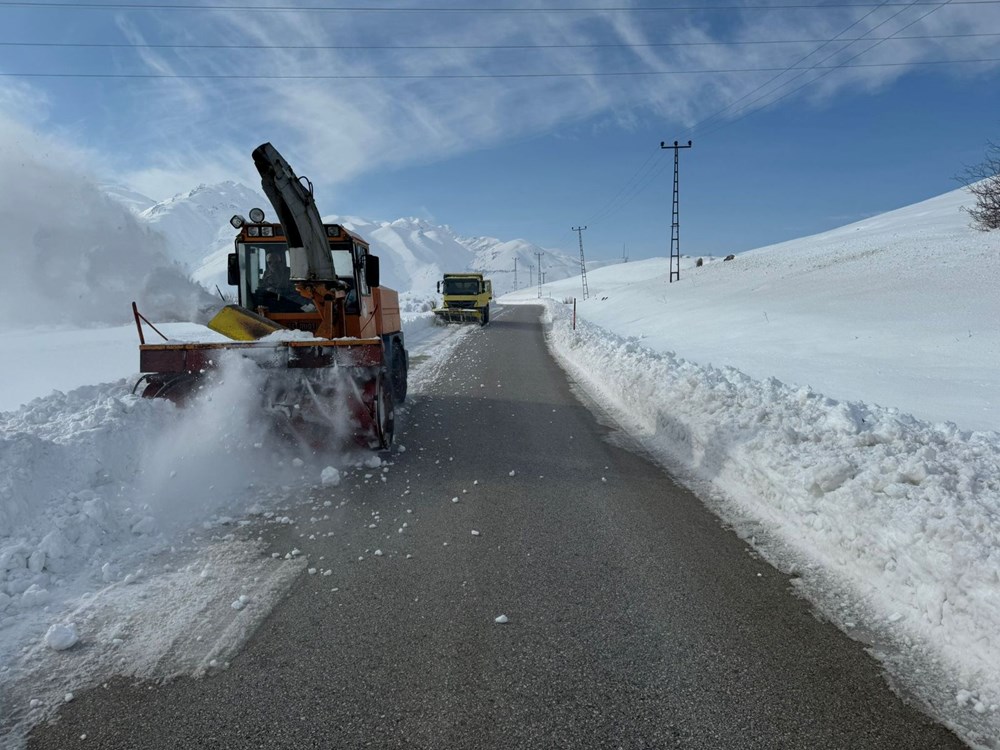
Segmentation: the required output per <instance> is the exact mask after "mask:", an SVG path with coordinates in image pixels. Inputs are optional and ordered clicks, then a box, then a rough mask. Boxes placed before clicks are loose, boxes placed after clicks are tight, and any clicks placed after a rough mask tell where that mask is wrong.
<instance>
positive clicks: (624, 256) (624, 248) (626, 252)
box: [622, 242, 628, 263]
mask: <svg viewBox="0 0 1000 750" xmlns="http://www.w3.org/2000/svg"><path fill="white" fill-rule="evenodd" d="M622 258H623V259H624V260H625V262H626V263H628V248H627V247H626V246H625V243H624V242H623V243H622Z"/></svg>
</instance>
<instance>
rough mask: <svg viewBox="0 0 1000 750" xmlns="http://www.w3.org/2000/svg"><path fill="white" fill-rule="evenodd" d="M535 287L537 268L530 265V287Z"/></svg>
mask: <svg viewBox="0 0 1000 750" xmlns="http://www.w3.org/2000/svg"><path fill="white" fill-rule="evenodd" d="M534 285H535V267H534V266H533V265H531V264H530V263H529V264H528V286H534Z"/></svg>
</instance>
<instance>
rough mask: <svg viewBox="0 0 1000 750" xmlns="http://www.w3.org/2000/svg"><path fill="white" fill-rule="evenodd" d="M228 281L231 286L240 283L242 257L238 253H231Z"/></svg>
mask: <svg viewBox="0 0 1000 750" xmlns="http://www.w3.org/2000/svg"><path fill="white" fill-rule="evenodd" d="M228 261H229V263H228V266H227V268H226V270H227V272H228V273H227V278H226V281H227V282H228V283H229V286H238V285H239V283H240V259H239V256H237V255H236V253H229V258H228Z"/></svg>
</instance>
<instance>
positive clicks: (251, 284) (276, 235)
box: [228, 209, 378, 315]
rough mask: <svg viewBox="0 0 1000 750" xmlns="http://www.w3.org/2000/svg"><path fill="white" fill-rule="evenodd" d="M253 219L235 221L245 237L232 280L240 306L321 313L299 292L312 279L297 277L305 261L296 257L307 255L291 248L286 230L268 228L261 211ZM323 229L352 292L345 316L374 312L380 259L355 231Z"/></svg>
mask: <svg viewBox="0 0 1000 750" xmlns="http://www.w3.org/2000/svg"><path fill="white" fill-rule="evenodd" d="M250 217H251V219H252V220H254V221H253V222H252V223H250V222H247V221H246V220H245V219H243V217H241V216H234V217H233V218H232V219H231V220H230V223H231V224H232V225H233V227H234V228H236V229H238V230H239V234H238V235H237V237H236V241H235V252H233V253H230V254H229V266H228V277H229V278H228V281H229V284H230V285H231V286H235V287H237V290H238V295H239V297H238V298H239V304H240V305H242V306H243V307H246V308H248V309H251V310H258V309H259V308H261V307H266V308H267V310H268V312H269V313H272V312H273V313H300V312H315V310H316V308H315V306H314V305H313V304H312V302H311V301H310V300H308V299H306V298H305V297H303V296H302V295H300V294H299V293H298V291H297V290H296V288H295V287H296V284H297V283H299V282H306V281H308V279H298V278H295V277H293V276H292V275H291V269H292V268H295V267H296V263H295V261H296V260H297V259H298V260H301V258H296V257H292V256H293V254H295V253H304V251H303V250H302V249H301V248H292V249H290V248H289V247H288V241H287V239H286V237H285V235H284V231H283V229H282V227H281V225H280V224H273V223H265V222H264V221H263V218H264V215H263V211H260V209H253V210H252V211H251V212H250ZM323 226H324V229H325V230H326V235H327V239H328V241H329V246H330V257H331V260H332V262H333V270H334V274H335V276H336V282H337V283H338V285H342V286H341V288H343V289H344V291H345V292H346V298H345V300H344V311H345V313H347V314H348V315H351V314H353V315H359V314H361V313H362V308H367V309H369V310H370V309H371V302H370V300H371V294H372V292H371V287H373V286H377V285H378V258H376V257H375V256H373V255H370V254H369V252H368V243H367V242H365V241H364V240H363V239H362V238H361V237H359V236H358V235H356V234H354V233H353V232H351V231H350V230H348V229H346V228H344V227H343V226H341V225H339V224H324V225H323ZM279 269H280V270H279ZM328 281H333V280H328Z"/></svg>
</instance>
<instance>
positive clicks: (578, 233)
mask: <svg viewBox="0 0 1000 750" xmlns="http://www.w3.org/2000/svg"><path fill="white" fill-rule="evenodd" d="M586 228H587V227H573V228H572V229H573V231H574V232H576V236H577V237H579V238H580V279H581V280H582V281H583V298H584V299H587V296H588V295H589V294H590V292H589V291H588V290H587V261H586V260H584V258H583V230H584V229H586Z"/></svg>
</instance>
